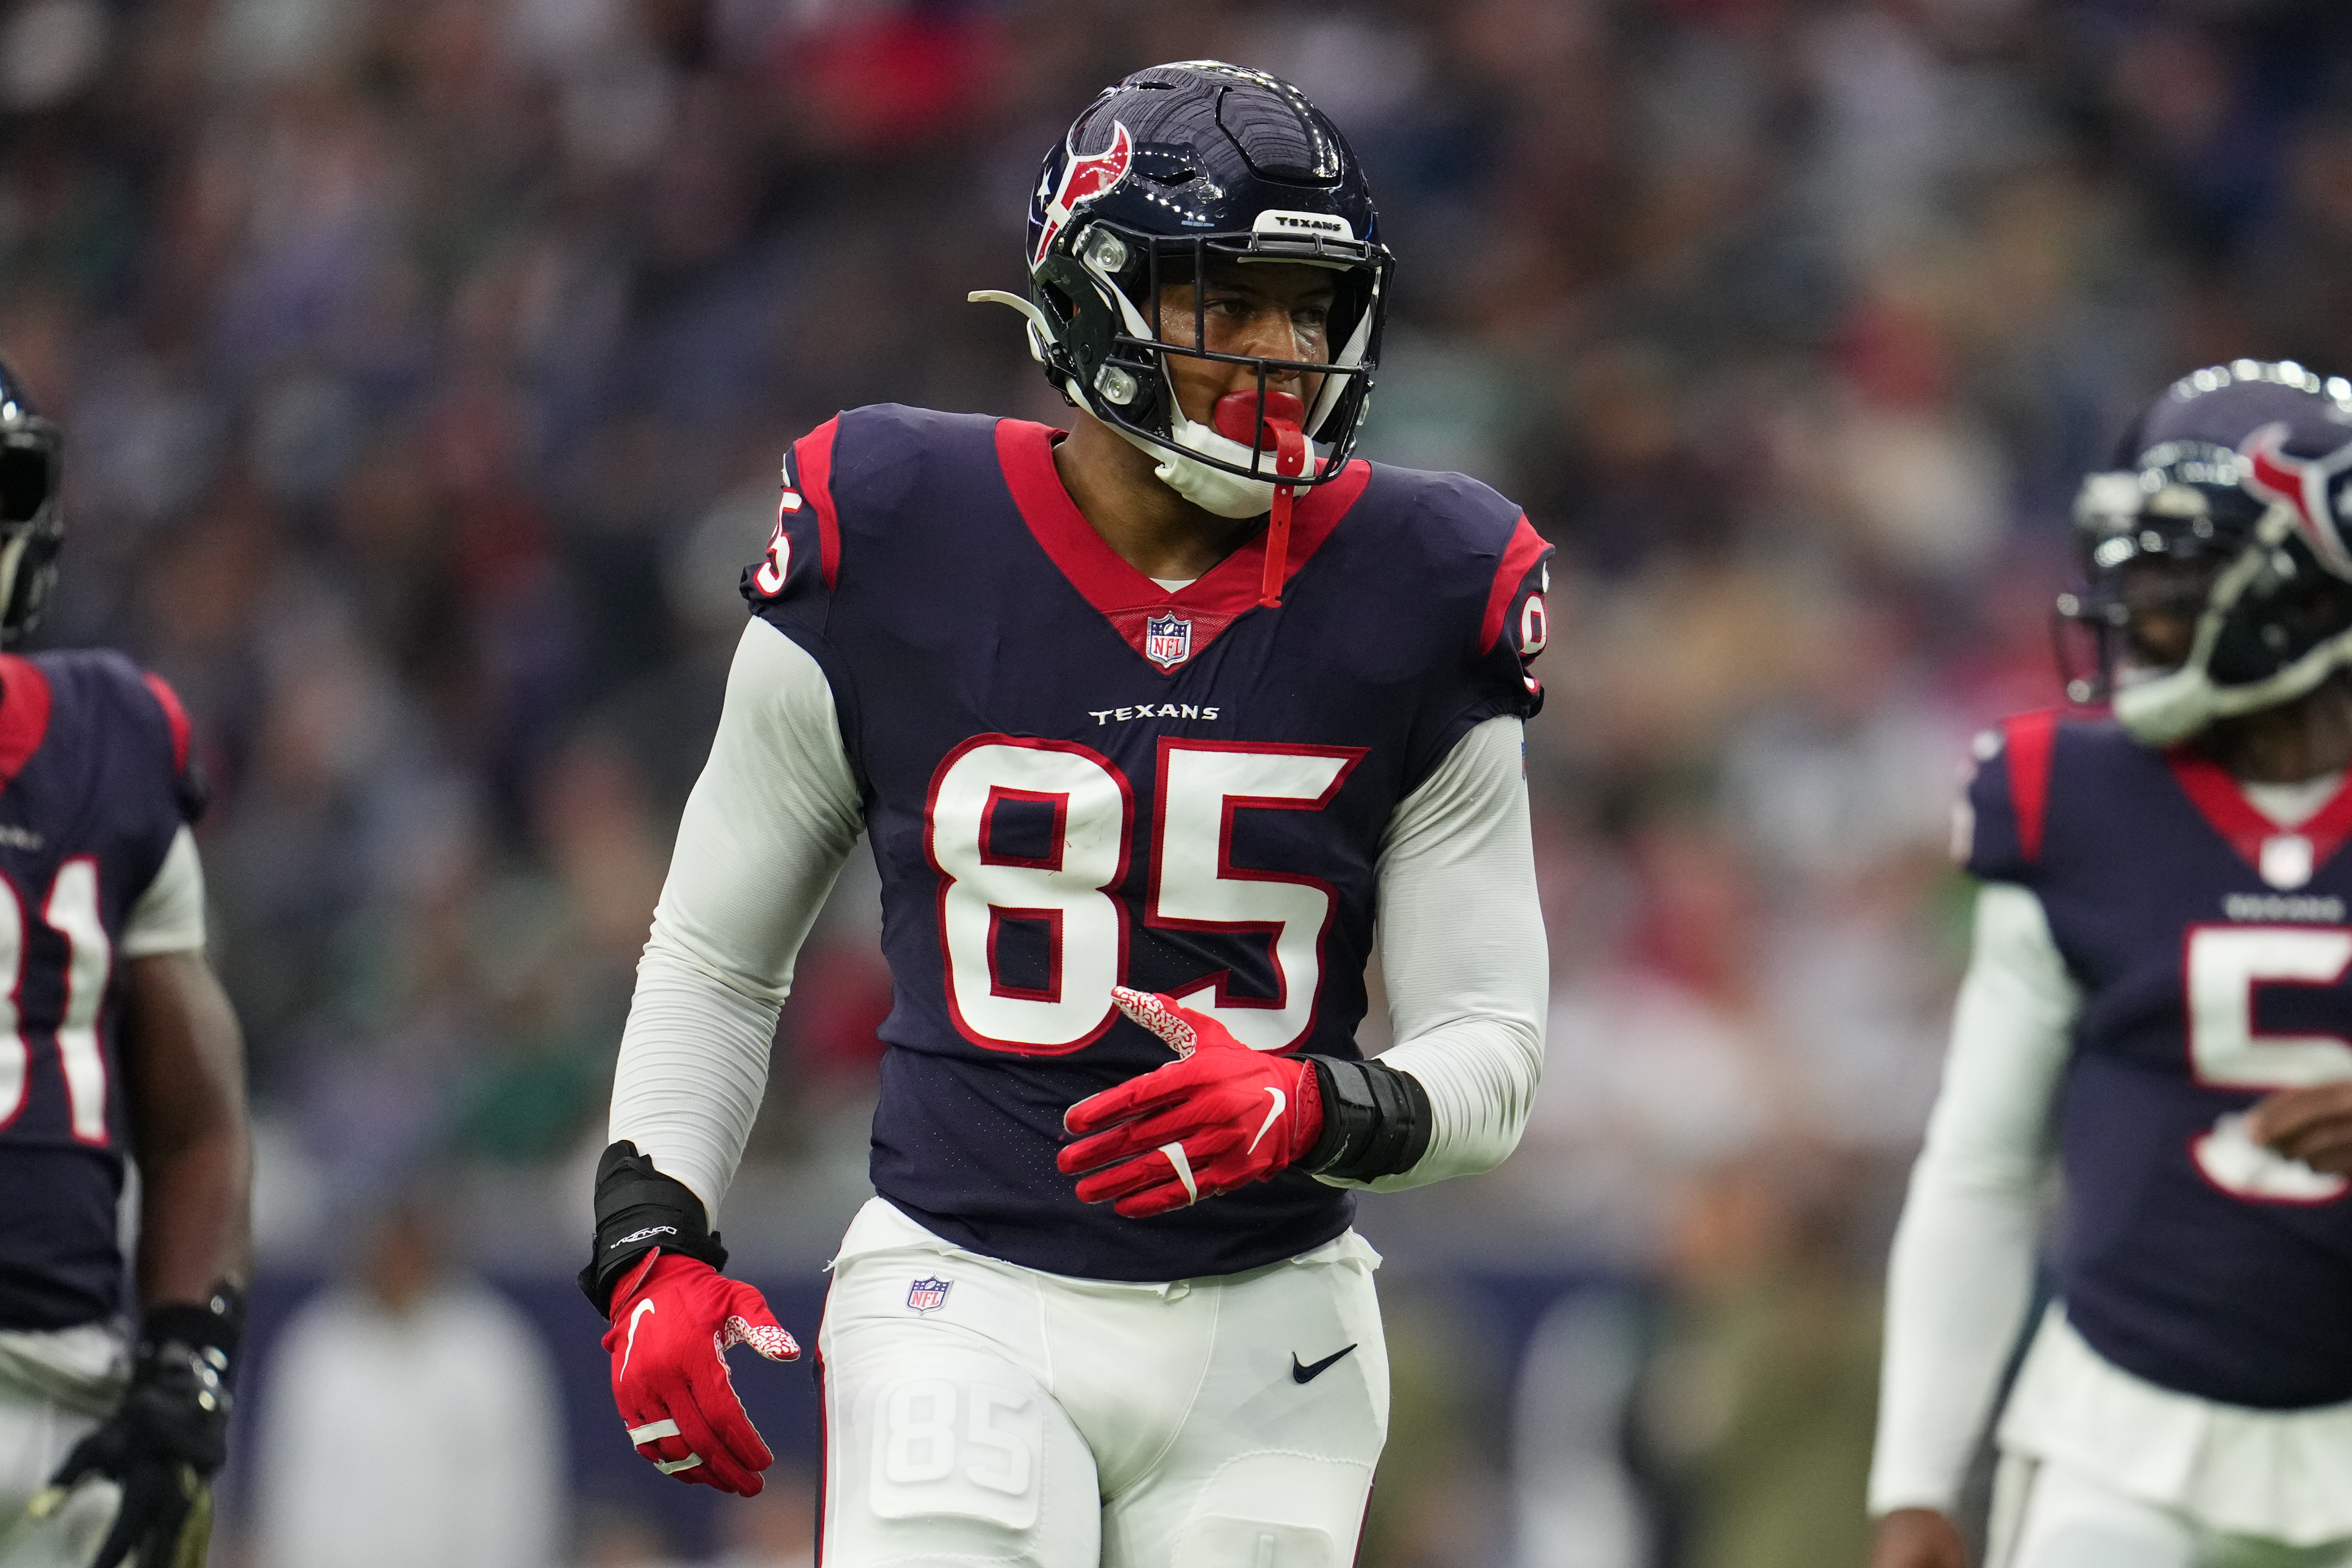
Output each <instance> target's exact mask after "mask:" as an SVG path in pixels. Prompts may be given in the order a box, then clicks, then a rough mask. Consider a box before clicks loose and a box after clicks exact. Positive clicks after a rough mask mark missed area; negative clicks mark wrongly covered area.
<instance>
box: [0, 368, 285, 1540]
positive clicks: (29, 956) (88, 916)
mask: <svg viewBox="0 0 2352 1568" xmlns="http://www.w3.org/2000/svg"><path fill="white" fill-rule="evenodd" d="M58 462H59V439H58V432H57V430H56V428H55V427H54V426H51V425H50V424H49V423H48V422H47V421H46V420H44V419H42V418H41V417H40V416H39V415H38V414H37V413H36V412H35V410H34V407H33V405H32V402H31V400H30V398H29V397H28V396H27V395H26V391H25V389H24V387H23V386H22V385H21V384H19V383H18V382H17V381H16V378H15V376H14V375H12V374H10V373H9V372H8V370H7V369H6V367H5V365H0V646H13V645H15V644H16V643H17V642H18V641H19V640H20V639H22V637H24V636H25V634H26V632H27V631H29V630H30V629H31V628H32V627H33V626H35V624H36V623H37V622H38V620H39V619H40V616H41V611H42V608H43V605H45V603H46V602H47V597H48V592H49V586H50V584H51V583H52V581H53V580H54V578H55V576H56V573H57V555H58V546H59V544H60V543H61V542H62V540H63V534H64V523H63V518H62V516H61V514H60V512H59V510H58ZM203 803H204V792H203V789H202V787H201V785H200V784H199V782H198V776H197V773H196V771H195V769H194V764H193V762H192V759H191V757H190V755H189V733H188V720H187V716H186V714H185V713H184V712H183V711H182V710H181V708H180V703H179V700H178V699H177V698H175V697H174V696H173V694H172V690H171V689H170V688H169V687H167V686H165V685H164V684H163V681H161V680H160V679H157V678H155V677H154V676H152V675H142V673H141V672H140V671H139V669H138V668H136V667H135V666H133V665H132V664H131V662H130V661H129V660H127V659H124V658H121V656H119V655H116V654H112V653H103V652H85V653H45V654H37V655H34V656H32V657H30V658H26V657H21V656H19V655H16V654H14V653H0V890H5V895H6V896H5V897H0V973H5V974H6V975H8V976H10V977H12V978H11V983H10V984H9V985H8V987H7V990H6V994H5V996H0V1192H5V1194H6V1202H5V1204H0V1563H6V1564H8V1565H9V1568H19V1565H23V1568H52V1565H54V1568H93V1565H94V1568H113V1565H114V1564H116V1563H124V1562H129V1563H136V1564H139V1565H141V1568H165V1565H167V1564H173V1563H184V1562H197V1563H201V1562H202V1561H203V1551H204V1544H205V1536H206V1533H207V1532H208V1531H209V1528H210V1518H211V1510H210V1506H209V1503H208V1502H206V1501H205V1487H206V1483H207V1481H208V1479H209V1478H210V1477H211V1475H212V1473H213V1472H214V1471H215V1469H217V1468H219V1466H220V1463H221V1460H222V1458H223V1457H224V1455H225V1451H226V1450H225V1439H226V1426H227V1421H228V1411H229V1404H230V1392H229V1385H230V1381H231V1370H232V1358H233V1357H234V1355H235V1353H236V1344H237V1335H238V1331H239V1328H240V1326H241V1322H242V1311H243V1309H242V1304H241V1303H242V1297H243V1285H244V1280H245V1277H246V1273H247V1266H248V1253H249V1240H248V1213H247V1210H248V1205H247V1187H248V1178H247V1170H248V1163H249V1162H248V1155H247V1131H246V1122H245V1102H244V1065H243V1060H242V1047H241V1045H240V1043H239V1039H238V1033H237V1027H236V1018H235V1016H234V1015H233V1014H232V1013H231V1012H230V1010H229V1006H228V1003H227V1000H226V997H224V996H223V995H222V994H221V989H220V985H219V983H218V982H217V981H216V980H215V979H214V977H213V973H212V971H211V969H210V967H209V966H208V965H207V964H206V963H205V955H204V945H205V926H204V879H203V872H202V870H201V868H200V867H199V865H198V861H197V857H196V848H195V842H194V838H193V837H190V834H189V824H190V823H192V822H193V821H194V819H195V816H196V814H197V812H198V811H199V810H200V809H201V807H202V805H203ZM133 1161H135V1162H136V1163H137V1165H138V1168H139V1177H140V1180H139V1194H140V1200H139V1205H138V1215H137V1236H138V1240H137V1245H136V1248H135V1256H134V1257H132V1258H125V1256H124V1248H123V1243H122V1238H121V1225H120V1218H119V1216H120V1214H121V1198H122V1194H123V1185H124V1181H125V1174H126V1171H127V1168H128V1166H129V1164H130V1163H131V1162H133ZM131 1321H135V1322H136V1332H135V1334H134V1333H133V1332H132V1331H131V1329H130V1328H129V1327H127V1326H126V1325H127V1324H129V1323H131ZM118 1498H119V1499H120V1502H119V1505H118V1503H117V1499H118ZM183 1553H189V1554H190V1555H185V1556H184V1555H182V1554H183Z"/></svg>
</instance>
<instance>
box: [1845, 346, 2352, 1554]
mask: <svg viewBox="0 0 2352 1568" xmlns="http://www.w3.org/2000/svg"><path fill="white" fill-rule="evenodd" d="M2347 472H2352V382H2347V381H2345V380H2342V379H2333V380H2323V379H2322V378H2321V377H2319V376H2317V375H2315V374H2312V373H2310V372H2308V371H2306V370H2304V369H2303V368H2302V367H2300V366H2297V365H2294V364H2268V363H2257V362H2253V361H2245V360H2242V361H2238V362H2236V363H2232V364H2230V365H2227V366H2221V367H2215V368H2212V369H2209V370H2203V371H2200V372H2198V373H2197V374H2194V375H2191V376H2189V377H2187V378H2184V379H2183V380H2182V381H2180V382H2179V383H2178V384H2175V385H2174V386H2173V387H2172V388H2170V389H2169V390H2168V392H2166V393H2165V394H2164V395H2162V396H2160V397H2158V399H2157V400H2156V402H2155V403H2154V404H2153V405H2150V406H2149V408H2148V409H2147V411H2146V412H2145V413H2144V414H2143V415H2142V416H2141V417H2140V419H2139V420H2138V422H2137V424H2136V425H2135V426H2134V427H2133V429H2132V431H2131V432H2130V434H2129V435H2128V436H2127V437H2126V439H2125V442H2124V444H2123V449H2122V452H2121V454H2120V455H2119V459H2118V462H2117V466H2116V469H2115V470H2114V471H2112V472H2107V473H2100V474H2095V475H2093V476H2091V478H2090V479H2088V480H2087V481H2086V482H2085V484H2084V488H2083V490H2082V494H2081V498H2080V500H2078V502H2077V505H2076V522H2077V527H2078V532H2079V535H2080V539H2081V542H2082V544H2083V547H2084V557H2085V562H2086V564H2087V567H2088V585H2087V586H2086V587H2085V588H2084V589H2083V590H2081V591H2079V592H2077V593H2074V594H2070V595H2066V596H2064V597H2063V598H2062V599H2061V601H2060V609H2061V611H2062V612H2063V614H2065V615H2066V616H2069V617H2070V618H2071V619H2072V620H2074V622H2076V623H2078V624H2079V625H2081V626H2083V627H2084V628H2085V629H2086V631H2087V633H2088V636H2089V637H2090V638H2091V640H2092V643H2093V645H2094V647H2095V649H2096V652H2097V654H2098V658H2096V660H2095V664H2094V666H2093V667H2092V668H2088V669H2086V670H2084V671H2083V672H2081V673H2079V674H2078V675H2077V676H2076V678H2075V679H2074V680H2072V681H2071V682H2070V691H2071V693H2072V694H2073V695H2074V697H2075V698H2076V699H2077V700H2097V699H2099V698H2101V697H2107V698H2109V699H2110V700H2111V701H2112V704H2113V710H2114V718H2113V720H2112V721H2091V720H2088V719H2072V718H2063V717H2061V716H2060V715H2058V714H2056V713H2037V714H2028V715H2025V716H2022V717H2020V718H2016V719H2011V720H2010V721H2008V722H2006V723H2004V724H2003V725H2001V726H2000V728H1999V729H1997V730H1996V731H1991V732H1990V733H1988V734H1987V735H1985V736H1983V737H1981V738H1980V739H1979V742H1978V745H1977V749H1976V751H1977V758H1978V764H1979V765H1978V768H1977V771H1976V773H1975V774H1974V777H1973V779H1972V781H1971V783H1970V784H1969V788H1968V792H1967V796H1966V799H1965V801H1964V803H1963V805H1962V808H1961V813H1960V818H1959V833H1958V849H1959V852H1960V854H1961V855H1962V857H1963V858H1964V860H1965V863H1966V865H1967V867H1968V869H1969V871H1970V872H1971V873H1972V874H1973V875H1975V876H1976V877H1978V878H1979V879H1982V884H1983V885H1982V888H1981V889H1980V891H1979V895H1978V903H1977V911H1976V943H1975V952H1974V955H1973V957H1972V959H1971V962H1970V965H1969V973H1968V976H1967V979H1966V981H1965V982H1964V984H1963V985H1962V987H1961V992H1960V997H1959V1003H1958V1010H1957V1014H1956V1016H1955V1020H1954V1025H1953V1037H1952V1047H1951V1055H1950V1058H1949V1060H1948V1064H1947V1067H1946V1069H1945V1079H1944V1088H1943V1092H1942V1095H1941V1097H1940V1099H1939V1100H1937V1107H1936V1111H1935V1115H1934V1118H1933V1120H1932V1121H1931V1122H1930V1124H1929V1127H1928V1131H1927V1144H1926V1147H1925V1149H1924V1150H1923V1152H1921V1155H1920V1157H1919V1163H1918V1165H1917V1167H1916V1170H1915V1172H1914V1173H1913V1177H1912V1184H1911V1191H1910V1196H1909V1199H1908V1201H1907V1203H1906V1207H1905V1211H1904V1216H1903V1221H1902V1225H1901V1227H1900V1229H1899V1230H1898V1232H1897V1235H1896V1238H1895V1252H1894V1258H1893V1262H1892V1266H1891V1268H1890V1273H1889V1280H1888V1289H1887V1337H1886V1350H1885V1382H1884V1386H1883V1390H1882V1396H1881V1406H1880V1426H1879V1434H1878V1446H1877V1453H1876V1457H1875V1461H1874V1468H1873V1472H1872V1478H1871V1489H1870V1494H1871V1506H1872V1509H1873V1510H1874V1512H1875V1513H1877V1514H1879V1515H1880V1516H1881V1519H1880V1524H1879V1527H1878V1534H1877V1542H1876V1550H1875V1554H1874V1559H1873V1562H1874V1568H1964V1564H1965V1563H1967V1561H1968V1558H1967V1555H1966V1552H1965V1551H1964V1549H1963V1546H1962V1544H1961V1541H1960V1536H1959V1533H1958V1531H1957V1529H1956V1528H1955V1527H1954V1525H1953V1523H1952V1515H1953V1513H1954V1510H1955V1507H1956V1505H1957V1503H1958V1497H1959V1493H1960V1490H1961V1484H1962V1480H1963V1477H1964V1474H1965V1472H1966V1470H1967V1468H1968V1466H1969V1459H1970V1456H1971V1454H1972V1452H1973V1450H1974V1448H1975V1446H1976V1444H1977V1442H1978V1440H1979V1436H1980V1435H1981V1433H1982V1431H1983V1428H1984V1425H1985V1422H1986V1420H1987V1418H1988V1415H1990V1408H1991V1405H1992V1402H1993V1399H1994V1395H1995V1392H1996V1390H1997V1388H1998V1385H1999V1383H2000V1376H2001V1373H2002V1371H2003V1367H2004V1363H2005V1362H2006V1361H2007V1359H2008V1356H2009V1354H2010V1351H2011V1345H2012V1344H2013V1343H2014V1342H2015V1340H2016V1336H2017V1333H2018V1331H2019V1329H2020V1328H2021V1326H2022V1320H2023V1318H2024V1316H2025V1313H2026V1310H2027V1306H2028V1302H2029V1300H2030V1298H2031V1296H2032V1276H2033V1272H2034V1250H2035V1237H2036V1234H2037V1222H2038V1219H2039V1211H2040V1206H2041V1202H2042V1197H2043V1194H2044V1186H2045V1176H2046V1174H2047V1173H2048V1172H2049V1169H2050V1167H2051V1166H2052V1165H2053V1164H2054V1165H2055V1167H2056V1169H2057V1171H2058V1173H2061V1174H2062V1175H2063V1185H2064V1204H2063V1220H2062V1223H2061V1225H2060V1226H2059V1231H2058V1236H2057V1238H2056V1247H2055V1256H2054V1259H2053V1261H2054V1266H2055V1273H2056V1286H2057V1300H2056V1301H2055V1302H2054V1303H2053V1306H2052V1307H2051V1308H2050V1309H2049V1310H2048V1311H2047V1313H2046V1314H2045V1315H2044V1317H2043V1319H2042V1322H2041V1325H2040V1327H2039V1329H2038V1330H2037V1331H2036V1332H2035V1334H2034V1335H2033V1338H2032V1344H2031V1348H2030V1349H2029V1351H2028V1352H2027V1354H2026V1357H2025V1361H2024V1363H2023V1366H2022V1369H2021V1372H2020V1373H2019V1374H2018V1377H2017V1380H2016V1383H2015V1384H2014V1386H2013V1389H2012V1391H2011V1394H2010V1396H2009V1398H2008V1401H2007V1404H2006V1406H2005V1408H2004V1409H2003V1410H2002V1412H2001V1415H2000V1422H1999V1425H1998V1426H1997V1427H1996V1429H1995V1437H1996V1441H1997V1443H1998V1445H1999V1448H2000V1469H1999V1472H1998V1476H1997V1480H1996V1485H1995V1494H1994V1512H1993V1523H1992V1531H1991V1535H1992V1541H1991V1546H1990V1555H1989V1557H1988V1562H1989V1563H1992V1564H1995V1565H1997V1568H2078V1565H2082V1564H2099V1565H2107V1568H2189V1565H2191V1564H2235V1563H2263V1564H2273V1563H2274V1564H2282V1565H2284V1564H2296V1565H2306V1564H2307V1565H2318V1564H2343V1563H2352V1181H2347V1176H2348V1175H2352V854H2347V853H2345V852H2344V846H2345V843H2346V840H2347V837H2352V783H2347V765H2352V676H2347V666H2352V553H2347V540H2352V480H2348V479H2347Z"/></svg>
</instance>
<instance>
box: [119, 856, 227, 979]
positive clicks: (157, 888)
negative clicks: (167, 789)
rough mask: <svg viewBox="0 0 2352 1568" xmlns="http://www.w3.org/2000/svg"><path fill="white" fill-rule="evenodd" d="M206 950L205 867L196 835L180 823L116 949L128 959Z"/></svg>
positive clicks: (124, 925) (135, 905)
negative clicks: (198, 848) (197, 852)
mask: <svg viewBox="0 0 2352 1568" xmlns="http://www.w3.org/2000/svg"><path fill="white" fill-rule="evenodd" d="M204 950H205V866H204V861H203V859H202V858H200V857H199V856H198V855H197V854H196V836H195V835H194V834H193V833H191V832H189V831H188V826H187V824H185V823H182V824H181V825H180V830H179V831H178V832H177V833H174V834H173V835H172V847H170V848H169V849H167V850H165V851H164V852H163V865H161V866H159V867H157V868H156V869H155V877H154V879H153V880H152V881H151V882H149V883H148V884H147V887H146V890H145V891H143V892H142V893H141V894H140V895H139V897H138V899H137V900H135V901H134V902H133V903H132V904H131V918H130V919H129V920H128V921H125V922H124V924H123V927H122V940H121V942H118V943H116V944H115V951H116V952H118V953H120V954H121V956H122V957H124V958H152V957H153V956H154V955H156V954H157V953H164V952H203V951H204Z"/></svg>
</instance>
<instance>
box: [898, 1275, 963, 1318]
mask: <svg viewBox="0 0 2352 1568" xmlns="http://www.w3.org/2000/svg"><path fill="white" fill-rule="evenodd" d="M954 1284H955V1281H954V1280H952V1279H918V1280H916V1281H915V1282H914V1283H913V1284H912V1285H909V1286H908V1287H907V1305H908V1307H910V1308H912V1309H913V1310H916V1311H918V1312H936V1311H938V1310H940V1308H941V1307H944V1306H946V1305H947V1304H948V1290H949V1289H950V1287H951V1286H953V1285H954Z"/></svg>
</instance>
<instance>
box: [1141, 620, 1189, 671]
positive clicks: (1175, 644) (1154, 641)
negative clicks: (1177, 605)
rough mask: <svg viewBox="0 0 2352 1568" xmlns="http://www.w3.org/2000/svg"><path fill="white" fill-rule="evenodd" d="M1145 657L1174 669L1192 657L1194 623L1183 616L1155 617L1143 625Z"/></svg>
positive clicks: (1166, 667) (1163, 667)
mask: <svg viewBox="0 0 2352 1568" xmlns="http://www.w3.org/2000/svg"><path fill="white" fill-rule="evenodd" d="M1143 657H1144V658H1148V659H1150V661H1151V662H1152V663H1154V664H1156V665H1158V666H1159V667H1160V668H1162V669H1173V668H1176V667H1177V666H1178V665H1180V664H1181V663H1183V662H1184V661H1185V660H1186V659H1188V658H1192V622H1190V621H1188V620H1186V619H1185V618H1184V617H1183V616H1174V615H1170V616H1151V617H1150V619H1149V620H1146V621H1145V622H1144V623H1143Z"/></svg>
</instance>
